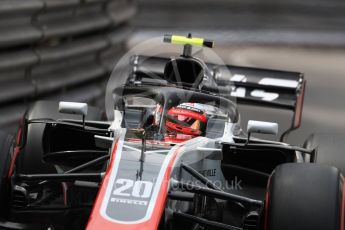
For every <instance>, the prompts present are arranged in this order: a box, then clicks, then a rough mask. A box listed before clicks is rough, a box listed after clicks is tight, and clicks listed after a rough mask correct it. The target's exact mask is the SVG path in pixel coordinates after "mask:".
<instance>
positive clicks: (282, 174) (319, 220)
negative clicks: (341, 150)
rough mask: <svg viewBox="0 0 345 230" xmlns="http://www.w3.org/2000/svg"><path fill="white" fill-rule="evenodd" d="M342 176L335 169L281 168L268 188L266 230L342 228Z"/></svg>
mask: <svg viewBox="0 0 345 230" xmlns="http://www.w3.org/2000/svg"><path fill="white" fill-rule="evenodd" d="M343 208H344V194H343V177H342V175H341V173H340V171H339V170H338V169H337V168H335V167H332V166H328V165H321V164H297V163H289V164H283V165H280V166H278V167H277V168H276V169H275V171H274V172H273V174H272V176H271V178H270V182H269V185H268V192H267V195H266V209H265V220H264V225H265V226H264V229H265V230H291V229H294V230H306V229H313V230H325V229H327V230H338V229H343V226H342V225H343V223H344V222H343V218H344V213H343V211H344V209H343Z"/></svg>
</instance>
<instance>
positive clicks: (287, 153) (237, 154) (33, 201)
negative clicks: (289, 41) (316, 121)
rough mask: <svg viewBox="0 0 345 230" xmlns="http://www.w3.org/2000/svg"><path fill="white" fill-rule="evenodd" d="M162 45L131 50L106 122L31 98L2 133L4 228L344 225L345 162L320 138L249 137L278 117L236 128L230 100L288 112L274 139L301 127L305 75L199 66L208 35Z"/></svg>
mask: <svg viewBox="0 0 345 230" xmlns="http://www.w3.org/2000/svg"><path fill="white" fill-rule="evenodd" d="M164 41H165V42H169V43H173V44H181V45H183V48H184V49H183V53H182V55H181V56H179V57H176V58H164V57H148V56H141V55H135V56H133V57H132V59H131V62H130V63H128V64H129V66H130V70H131V71H130V72H129V73H128V75H126V76H119V79H125V80H124V81H122V80H119V81H118V83H117V86H116V87H114V88H113V90H112V95H113V106H114V107H113V108H114V109H113V111H114V119H113V120H112V121H106V120H105V118H104V115H103V114H104V113H102V111H101V110H99V109H97V108H95V107H91V106H88V105H87V104H85V103H75V102H60V103H57V102H49V101H38V102H36V103H35V104H34V105H32V107H31V108H30V109H29V110H28V111H27V112H26V114H25V116H24V118H23V120H22V123H21V125H20V129H19V131H18V134H17V137H16V138H15V140H12V139H11V138H10V137H9V136H7V135H5V134H3V133H0V173H1V180H0V204H1V205H0V229H85V228H86V229H166V230H175V229H193V230H197V229H230V230H240V229H243V230H254V229H265V230H268V229H270V230H285V229H289V230H291V229H294V230H306V229H314V230H321V229H322V230H325V229H328V230H335V229H337V230H338V229H344V202H345V198H344V192H345V190H344V179H343V176H342V174H341V172H340V170H343V168H342V167H344V166H345V163H344V160H343V156H342V155H341V154H338V155H337V154H333V152H335V150H334V148H333V147H332V146H333V145H331V144H328V145H327V143H325V142H327V141H325V140H326V139H327V138H322V137H320V136H313V137H312V138H311V139H310V140H308V141H307V142H306V145H305V148H301V147H297V146H292V145H289V144H286V143H283V142H277V141H269V140H263V139H258V138H255V137H253V136H251V134H253V133H263V134H277V133H278V124H276V123H271V122H262V121H249V122H248V127H247V130H246V132H245V131H243V129H242V128H241V127H240V123H239V121H240V115H239V112H238V109H237V107H236V104H235V101H236V102H237V103H238V104H242V103H246V104H250V105H256V106H269V107H273V108H278V109H287V110H291V111H293V119H292V125H291V128H290V129H289V130H287V131H286V132H284V134H283V136H282V139H281V140H283V139H284V136H286V135H287V134H288V133H289V132H290V131H291V130H293V129H296V128H298V127H299V126H300V122H301V116H302V107H303V98H304V91H305V80H304V78H303V75H302V74H300V73H297V72H287V71H275V70H265V69H257V68H248V67H237V66H228V65H217V64H214V63H205V62H203V61H202V60H200V59H198V58H195V57H193V56H192V46H204V47H208V48H212V47H213V42H212V41H210V40H206V39H201V38H195V37H192V36H191V35H188V36H187V37H184V36H176V35H166V36H165V37H164ZM152 73H154V74H152ZM319 142H322V143H323V144H324V146H326V147H325V148H321V147H317V146H319ZM328 143H332V140H330V141H329V142H328ZM338 150H339V151H341V149H338ZM334 166H337V167H338V168H339V169H338V168H336V167H334Z"/></svg>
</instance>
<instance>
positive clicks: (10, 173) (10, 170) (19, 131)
mask: <svg viewBox="0 0 345 230" xmlns="http://www.w3.org/2000/svg"><path fill="white" fill-rule="evenodd" d="M21 137H22V128H19V130H18V133H17V137H16V147H14V151H13V155H12V159H11V164H10V169H9V170H8V175H7V176H8V178H10V177H11V176H12V174H13V171H14V166H15V164H16V159H17V157H18V155H19V153H20V140H21Z"/></svg>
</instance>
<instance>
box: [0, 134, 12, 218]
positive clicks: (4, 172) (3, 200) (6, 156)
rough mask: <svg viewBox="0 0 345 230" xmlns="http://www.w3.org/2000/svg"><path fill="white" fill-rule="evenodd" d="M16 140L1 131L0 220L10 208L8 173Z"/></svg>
mask: <svg viewBox="0 0 345 230" xmlns="http://www.w3.org/2000/svg"><path fill="white" fill-rule="evenodd" d="M13 147H14V139H13V137H12V136H11V135H8V134H6V133H4V132H2V131H0V176H1V177H0V218H1V217H4V216H5V214H6V211H7V208H8V200H9V191H10V186H11V185H10V179H9V178H8V171H9V168H10V165H11V153H12V152H13Z"/></svg>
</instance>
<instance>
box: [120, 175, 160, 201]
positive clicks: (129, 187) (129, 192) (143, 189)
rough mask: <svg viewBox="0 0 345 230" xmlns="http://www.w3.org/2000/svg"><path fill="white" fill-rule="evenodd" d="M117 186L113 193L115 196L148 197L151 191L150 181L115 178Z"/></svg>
mask: <svg viewBox="0 0 345 230" xmlns="http://www.w3.org/2000/svg"><path fill="white" fill-rule="evenodd" d="M116 184H120V186H119V187H117V188H116V189H115V190H114V192H113V195H115V196H133V197H138V198H149V197H150V195H151V192H152V188H153V184H152V182H150V181H133V180H130V179H117V180H116Z"/></svg>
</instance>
